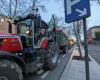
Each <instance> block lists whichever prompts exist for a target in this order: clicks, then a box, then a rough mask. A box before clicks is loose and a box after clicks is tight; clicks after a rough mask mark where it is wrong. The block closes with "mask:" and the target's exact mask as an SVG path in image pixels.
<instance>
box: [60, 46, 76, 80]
mask: <svg viewBox="0 0 100 80" xmlns="http://www.w3.org/2000/svg"><path fill="white" fill-rule="evenodd" d="M74 49H75V47H74ZM74 49H73V50H72V54H71V57H70V58H69V61H68V63H67V64H66V66H65V69H64V70H65V71H64V72H63V73H62V75H61V77H60V79H59V80H66V77H67V76H66V77H65V75H67V74H68V72H69V69H70V66H71V62H72V58H73V51H74Z"/></svg>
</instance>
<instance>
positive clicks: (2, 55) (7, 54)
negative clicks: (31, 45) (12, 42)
mask: <svg viewBox="0 0 100 80" xmlns="http://www.w3.org/2000/svg"><path fill="white" fill-rule="evenodd" d="M0 59H8V60H11V61H14V62H16V63H17V64H18V65H19V66H20V67H21V69H22V71H23V75H28V71H27V68H26V65H25V62H24V61H23V60H22V59H20V58H19V57H18V56H16V55H14V54H12V53H10V52H5V51H0Z"/></svg>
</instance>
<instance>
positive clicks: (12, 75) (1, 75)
mask: <svg viewBox="0 0 100 80" xmlns="http://www.w3.org/2000/svg"><path fill="white" fill-rule="evenodd" d="M0 80H23V74H22V69H21V68H20V67H19V65H17V64H16V63H15V62H12V61H10V60H6V59H3V60H0Z"/></svg>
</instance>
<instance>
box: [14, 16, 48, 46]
mask: <svg viewBox="0 0 100 80" xmlns="http://www.w3.org/2000/svg"><path fill="white" fill-rule="evenodd" d="M15 24H16V27H17V34H18V35H19V36H20V39H21V42H22V45H23V48H28V47H32V48H45V46H46V45H44V43H45V44H46V43H47V38H46V36H47V34H46V33H47V28H48V25H47V24H46V23H45V22H44V21H42V20H41V17H40V16H39V15H38V16H34V15H32V14H30V15H28V16H26V17H24V18H19V19H18V20H15Z"/></svg>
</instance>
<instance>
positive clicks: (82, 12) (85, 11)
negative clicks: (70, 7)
mask: <svg viewBox="0 0 100 80" xmlns="http://www.w3.org/2000/svg"><path fill="white" fill-rule="evenodd" d="M76 11H77V12H79V13H80V14H79V16H80V17H81V16H84V15H86V14H87V9H86V8H84V9H83V10H80V9H76Z"/></svg>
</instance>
